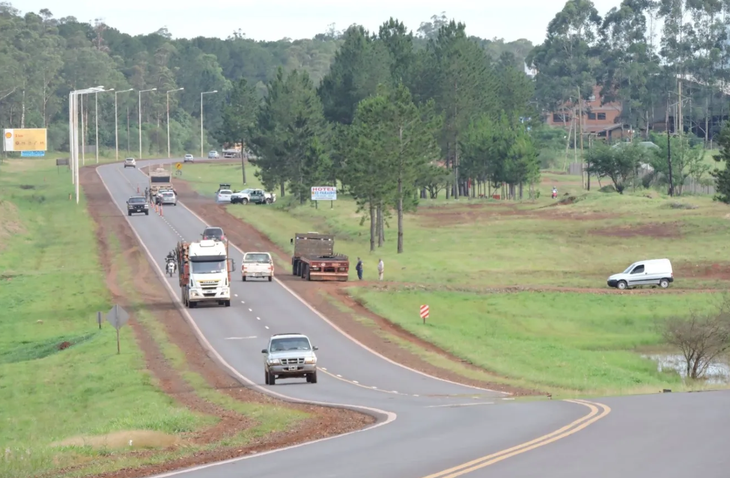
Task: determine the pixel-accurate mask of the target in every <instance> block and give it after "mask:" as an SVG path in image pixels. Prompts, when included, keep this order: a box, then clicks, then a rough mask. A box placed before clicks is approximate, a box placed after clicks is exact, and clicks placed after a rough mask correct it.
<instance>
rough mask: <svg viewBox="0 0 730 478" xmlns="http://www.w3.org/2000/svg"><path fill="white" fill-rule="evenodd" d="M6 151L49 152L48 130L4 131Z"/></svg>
mask: <svg viewBox="0 0 730 478" xmlns="http://www.w3.org/2000/svg"><path fill="white" fill-rule="evenodd" d="M3 144H4V145H5V151H47V150H48V149H47V145H48V130H47V129H46V128H26V129H6V130H4V131H3Z"/></svg>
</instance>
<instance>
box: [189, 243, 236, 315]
mask: <svg viewBox="0 0 730 478" xmlns="http://www.w3.org/2000/svg"><path fill="white" fill-rule="evenodd" d="M175 254H176V255H177V263H178V265H179V267H178V274H179V283H180V292H181V294H182V299H183V303H184V304H185V306H186V307H188V308H193V307H196V306H197V305H198V304H200V303H217V304H218V305H223V306H225V307H230V306H231V271H232V270H233V267H234V265H233V260H232V259H231V258H230V257H229V256H228V242H227V241H226V242H223V241H217V240H213V239H204V240H202V241H194V242H183V241H181V242H178V244H177V248H176V249H175Z"/></svg>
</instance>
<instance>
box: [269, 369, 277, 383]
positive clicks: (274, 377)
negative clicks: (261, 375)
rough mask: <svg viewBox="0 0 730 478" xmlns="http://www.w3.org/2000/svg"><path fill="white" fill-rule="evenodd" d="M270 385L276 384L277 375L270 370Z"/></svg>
mask: <svg viewBox="0 0 730 478" xmlns="http://www.w3.org/2000/svg"><path fill="white" fill-rule="evenodd" d="M269 385H276V375H274V374H273V373H271V372H269Z"/></svg>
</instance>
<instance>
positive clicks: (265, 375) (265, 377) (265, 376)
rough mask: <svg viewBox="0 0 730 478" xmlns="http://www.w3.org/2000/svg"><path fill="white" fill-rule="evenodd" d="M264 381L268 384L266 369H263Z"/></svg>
mask: <svg viewBox="0 0 730 478" xmlns="http://www.w3.org/2000/svg"><path fill="white" fill-rule="evenodd" d="M264 383H265V384H266V385H268V384H269V372H267V371H266V370H264Z"/></svg>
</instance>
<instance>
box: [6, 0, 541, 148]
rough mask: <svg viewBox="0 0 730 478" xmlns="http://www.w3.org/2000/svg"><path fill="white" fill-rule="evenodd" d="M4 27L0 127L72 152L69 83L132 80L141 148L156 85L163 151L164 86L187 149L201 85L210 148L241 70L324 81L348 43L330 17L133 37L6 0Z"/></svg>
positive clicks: (155, 124) (428, 28) (194, 136)
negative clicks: (272, 31) (225, 32)
mask: <svg viewBox="0 0 730 478" xmlns="http://www.w3.org/2000/svg"><path fill="white" fill-rule="evenodd" d="M443 22H444V18H443V15H441V16H434V17H433V18H432V19H431V21H429V22H424V23H422V25H421V27H420V28H419V31H418V33H417V35H416V37H415V39H414V41H415V42H416V43H417V44H419V45H421V46H423V45H425V43H426V42H427V39H428V38H429V35H432V34H433V30H434V28H436V29H437V27H438V25H439V24H440V23H443ZM0 31H1V32H2V34H1V35H0V128H23V127H26V128H36V127H38V128H42V127H46V128H48V131H49V147H50V148H51V149H52V150H57V151H67V150H68V115H67V113H66V112H67V111H68V93H69V91H72V90H75V89H82V88H88V87H92V86H97V85H104V86H105V88H107V89H110V88H114V89H115V90H116V91H117V92H121V91H123V90H127V89H129V88H134V90H135V91H132V92H127V93H119V94H117V100H118V124H119V148H120V149H121V150H131V151H137V132H138V124H137V123H138V120H137V118H138V102H139V96H138V93H137V92H138V91H140V90H147V89H151V88H157V90H156V91H154V92H149V93H143V94H142V100H141V104H142V133H143V134H142V142H143V154H144V155H145V156H147V157H150V156H155V155H159V154H161V153H163V152H166V151H167V138H166V134H167V128H166V126H167V125H166V124H165V122H166V111H167V95H166V92H167V91H171V90H175V89H178V88H184V90H182V91H179V92H175V93H171V94H170V95H169V99H170V139H171V149H172V150H173V151H174V152H176V153H177V154H182V153H185V152H194V151H198V150H199V149H200V93H201V92H204V91H212V90H218V92H219V93H217V94H212V95H207V96H206V97H205V105H204V106H205V107H204V114H205V118H204V125H205V127H206V128H205V135H204V138H203V142H204V143H205V144H204V145H203V146H204V147H205V148H206V149H207V148H214V147H216V145H218V143H219V141H220V140H219V138H218V136H217V135H216V132H217V131H219V130H220V128H221V125H222V116H221V112H222V109H223V107H224V105H225V104H226V103H227V102H228V101H229V97H230V95H231V93H232V91H233V85H234V84H235V83H236V82H238V80H239V79H241V78H245V79H246V80H247V81H248V83H250V84H251V85H252V86H254V87H255V89H256V91H257V94H258V95H259V97H263V96H264V94H265V93H266V83H267V82H269V81H270V80H271V79H273V78H274V77H275V75H276V73H277V69H278V68H279V67H281V68H282V69H283V70H284V71H285V72H287V73H289V72H291V71H293V70H295V69H296V70H299V71H306V72H307V73H308V75H309V77H310V78H311V80H312V81H313V82H314V83H315V84H319V82H320V81H321V80H322V78H323V77H324V76H325V74H326V73H327V72H328V71H329V68H330V64H331V63H332V61H333V59H334V56H335V53H336V52H337V50H338V48H339V46H340V45H341V44H342V42H343V39H342V35H343V32H342V31H337V30H336V29H335V28H334V25H331V26H330V28H329V29H328V31H326V32H324V33H321V34H318V35H316V36H315V37H314V38H311V39H300V40H292V39H289V38H284V39H282V40H280V41H275V42H264V41H255V40H252V39H248V38H246V36H245V34H244V33H243V32H241V31H237V32H233V33H232V34H231V35H230V36H229V37H228V38H226V39H219V38H204V37H198V38H194V39H173V38H172V36H171V34H170V33H169V32H168V31H167V30H166V29H164V28H162V29H160V30H158V31H157V32H154V33H151V34H148V35H137V36H132V35H128V34H126V33H123V32H120V31H119V30H117V29H115V28H113V27H111V26H109V25H107V24H106V23H104V22H103V21H101V20H95V21H94V22H93V23H85V22H80V21H78V20H77V19H76V18H74V17H64V18H55V17H54V16H53V14H52V12H51V11H50V10H48V9H43V10H41V11H39V12H37V13H32V12H28V13H23V12H21V11H19V10H18V9H16V8H13V6H12V5H11V4H10V3H5V2H0ZM474 40H475V41H477V42H479V44H480V46H481V47H482V48H483V49H484V50H485V51H487V52H488V53H489V54H491V55H497V56H498V55H499V54H501V52H502V51H511V52H513V53H514V54H515V55H517V57H519V58H522V59H524V58H525V57H526V55H527V54H528V53H529V50H530V49H531V48H532V45H531V44H530V43H529V42H527V41H526V40H519V41H517V42H511V43H505V42H504V41H502V40H484V39H478V38H475V39H474ZM95 99H96V100H98V104H99V125H100V131H99V147H100V148H101V149H113V148H114V145H115V134H114V133H115V132H114V93H105V94H99V95H98V97H97V98H94V97H93V96H87V97H85V98H84V107H83V111H84V112H83V114H84V119H85V127H86V129H87V131H86V133H87V134H86V135H85V137H86V138H87V145H90V146H93V145H94V136H95V135H94V131H93V125H94V111H95V109H94V100H95ZM88 133H91V134H88Z"/></svg>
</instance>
